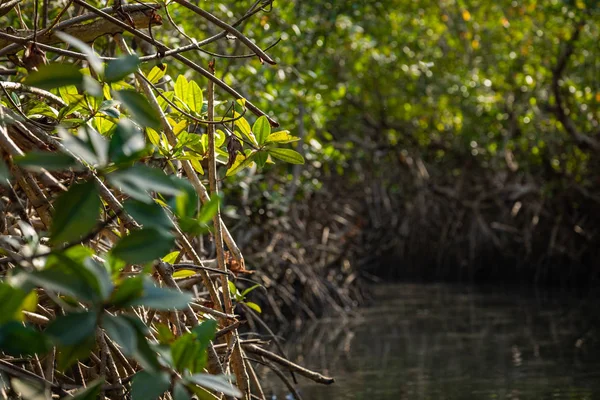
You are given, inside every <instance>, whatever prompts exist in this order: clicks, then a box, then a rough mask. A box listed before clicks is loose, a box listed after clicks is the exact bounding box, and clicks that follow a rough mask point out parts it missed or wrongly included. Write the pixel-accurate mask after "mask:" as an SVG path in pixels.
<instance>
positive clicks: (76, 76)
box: [25, 64, 83, 90]
mask: <svg viewBox="0 0 600 400" xmlns="http://www.w3.org/2000/svg"><path fill="white" fill-rule="evenodd" d="M82 83H83V74H82V73H81V72H80V71H79V68H77V67H76V66H75V64H48V65H42V66H40V67H39V68H38V71H37V72H33V73H31V74H30V75H29V76H28V77H27V79H25V84H27V85H29V86H34V87H38V88H40V89H46V90H50V89H56V88H58V87H61V86H69V85H76V86H77V85H81V84H82Z"/></svg>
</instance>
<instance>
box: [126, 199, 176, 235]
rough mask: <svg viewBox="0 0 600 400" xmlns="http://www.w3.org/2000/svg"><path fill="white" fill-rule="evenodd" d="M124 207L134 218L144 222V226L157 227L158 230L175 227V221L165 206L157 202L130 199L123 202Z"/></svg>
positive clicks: (141, 222)
mask: <svg viewBox="0 0 600 400" xmlns="http://www.w3.org/2000/svg"><path fill="white" fill-rule="evenodd" d="M123 208H124V209H125V211H126V212H127V214H129V215H130V216H131V217H132V218H133V219H135V220H136V221H137V222H139V223H140V224H142V226H143V227H144V228H156V229H158V230H161V229H164V230H167V231H168V230H170V229H173V222H172V221H171V219H170V218H169V216H168V215H167V212H166V211H165V209H164V208H162V207H161V206H160V205H158V204H156V203H150V204H148V203H144V202H141V201H138V200H133V199H129V200H127V201H125V203H124V204H123Z"/></svg>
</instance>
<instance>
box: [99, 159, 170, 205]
mask: <svg viewBox="0 0 600 400" xmlns="http://www.w3.org/2000/svg"><path fill="white" fill-rule="evenodd" d="M106 177H107V179H108V181H109V182H110V183H111V184H113V185H114V186H116V187H117V188H119V189H120V190H122V191H123V192H125V193H127V194H128V195H130V196H131V197H133V198H134V199H136V200H139V201H143V202H145V203H148V204H151V203H153V202H154V200H153V199H152V197H151V196H150V195H149V192H159V193H162V194H165V195H178V194H179V193H180V191H181V186H180V185H179V184H178V182H176V181H175V180H173V179H171V178H169V177H168V176H167V175H165V173H164V172H162V171H161V170H159V169H156V168H150V167H148V166H145V165H134V166H133V167H131V168H127V169H123V170H118V171H115V172H113V173H111V174H108V175H107V176H106Z"/></svg>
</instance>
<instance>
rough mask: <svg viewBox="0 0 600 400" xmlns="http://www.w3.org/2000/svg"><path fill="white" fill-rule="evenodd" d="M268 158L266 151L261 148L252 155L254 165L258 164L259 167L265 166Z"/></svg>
mask: <svg viewBox="0 0 600 400" xmlns="http://www.w3.org/2000/svg"><path fill="white" fill-rule="evenodd" d="M268 159H269V155H268V154H267V152H266V151H263V150H259V151H257V152H256V157H254V161H256V165H258V167H259V168H263V167H264V166H265V164H266V163H267V160H268Z"/></svg>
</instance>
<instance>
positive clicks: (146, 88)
mask: <svg viewBox="0 0 600 400" xmlns="http://www.w3.org/2000/svg"><path fill="white" fill-rule="evenodd" d="M115 41H116V42H117V44H118V45H119V46H120V47H121V48H122V49H123V51H124V52H126V53H128V54H130V53H131V52H130V51H129V47H128V46H127V43H125V40H124V39H123V36H121V35H120V34H117V35H115ZM142 74H143V73H142V72H141V71H138V72H136V77H137V81H138V84H139V85H140V87H141V88H142V90H143V92H144V94H146V97H147V99H148V100H149V101H150V104H151V105H152V108H154V110H156V112H157V113H158V115H159V117H160V120H161V124H162V127H163V130H164V132H165V134H166V136H167V140H168V141H169V144H170V145H171V146H175V145H176V144H177V138H176V136H175V134H174V133H173V128H172V127H171V124H170V123H169V121H168V119H167V117H166V115H165V113H164V112H163V111H162V109H161V108H160V105H159V104H158V100H157V99H156V96H155V95H154V92H153V91H152V88H151V87H150V85H149V84H148V82H146V81H145V80H144V79H143V78H142V77H141V76H142ZM181 165H182V167H183V170H184V172H185V174H186V176H187V177H188V179H189V180H190V181H191V183H192V186H194V189H195V190H196V192H197V193H198V196H199V197H200V200H201V201H202V203H206V202H207V201H209V200H210V196H209V195H208V191H207V190H206V187H205V186H204V185H203V184H202V182H200V179H199V178H198V175H197V174H196V171H195V170H194V167H192V164H191V163H190V162H189V161H188V160H181ZM224 225H225V224H222V226H223V227H224ZM177 231H178V234H179V239H180V240H181V243H182V245H183V247H184V250H185V251H186V253H188V255H189V256H190V257H191V258H192V260H193V261H194V263H196V264H199V265H203V262H202V260H201V259H200V257H199V256H198V254H197V253H196V251H195V250H194V248H193V246H192V245H191V243H190V242H189V240H187V238H186V237H185V235H184V234H183V233H181V232H180V231H179V229H177ZM223 231H224V232H225V241H226V243H227V247H228V248H229V250H231V252H232V253H233V254H234V257H235V258H236V260H238V261H239V262H240V264H241V265H242V266H243V265H244V257H243V256H242V253H241V252H240V250H239V248H238V247H237V245H236V244H235V241H234V240H233V237H232V236H231V234H230V233H229V231H228V230H227V228H226V227H224V230H223ZM200 274H202V279H203V280H204V283H205V286H206V288H207V289H208V290H209V292H210V293H211V298H212V301H213V302H214V303H215V305H218V306H219V308H220V309H221V310H222V308H221V300H220V298H219V296H218V295H217V293H216V289H214V285H212V281H211V280H210V278H209V276H208V274H206V271H200Z"/></svg>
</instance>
